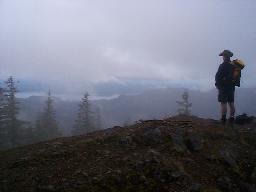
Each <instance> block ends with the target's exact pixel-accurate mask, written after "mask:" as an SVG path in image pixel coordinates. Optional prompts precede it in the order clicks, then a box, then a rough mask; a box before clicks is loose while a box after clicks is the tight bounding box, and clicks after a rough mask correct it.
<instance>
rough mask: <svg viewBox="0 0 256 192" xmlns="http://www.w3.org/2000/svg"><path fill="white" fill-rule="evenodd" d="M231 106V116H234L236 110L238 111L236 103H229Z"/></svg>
mask: <svg viewBox="0 0 256 192" xmlns="http://www.w3.org/2000/svg"><path fill="white" fill-rule="evenodd" d="M229 108H230V118H234V117H235V112H236V108H235V104H234V103H229Z"/></svg>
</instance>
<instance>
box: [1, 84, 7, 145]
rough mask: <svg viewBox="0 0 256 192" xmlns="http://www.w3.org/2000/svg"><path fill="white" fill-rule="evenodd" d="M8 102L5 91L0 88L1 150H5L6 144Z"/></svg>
mask: <svg viewBox="0 0 256 192" xmlns="http://www.w3.org/2000/svg"><path fill="white" fill-rule="evenodd" d="M5 111H6V102H5V97H4V89H3V88H2V87H0V148H3V147H4V146H5V143H6V138H7V129H6V126H5V118H6V113H5Z"/></svg>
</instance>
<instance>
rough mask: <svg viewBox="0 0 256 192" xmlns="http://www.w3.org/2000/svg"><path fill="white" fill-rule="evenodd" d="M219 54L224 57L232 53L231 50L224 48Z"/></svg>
mask: <svg viewBox="0 0 256 192" xmlns="http://www.w3.org/2000/svg"><path fill="white" fill-rule="evenodd" d="M219 56H225V57H233V53H232V52H231V51H229V50H227V49H226V50H224V51H222V52H221V53H220V54H219Z"/></svg>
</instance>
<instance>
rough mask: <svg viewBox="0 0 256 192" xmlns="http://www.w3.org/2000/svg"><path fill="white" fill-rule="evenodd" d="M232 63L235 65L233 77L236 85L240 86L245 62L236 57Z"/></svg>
mask: <svg viewBox="0 0 256 192" xmlns="http://www.w3.org/2000/svg"><path fill="white" fill-rule="evenodd" d="M231 64H233V65H234V69H233V74H232V76H233V77H232V78H233V80H232V81H233V83H234V85H235V86H237V87H240V80H241V76H242V73H241V71H242V70H243V69H244V67H245V64H244V62H243V61H242V60H240V59H235V60H233V61H232V62H231Z"/></svg>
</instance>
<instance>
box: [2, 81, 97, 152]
mask: <svg viewBox="0 0 256 192" xmlns="http://www.w3.org/2000/svg"><path fill="white" fill-rule="evenodd" d="M17 92H18V89H17V82H16V81H15V80H14V78H13V77H9V78H8V79H7V80H6V81H5V82H4V84H3V85H0V149H7V148H11V147H16V146H21V145H26V144H31V143H35V142H40V141H46V140H50V139H54V138H57V137H61V136H62V129H61V128H60V125H59V123H58V121H57V120H56V112H55V108H54V99H53V97H52V95H51V91H49V92H48V97H47V100H46V101H45V104H44V108H43V109H42V112H41V113H39V114H38V118H37V120H36V122H26V121H22V120H20V119H19V118H18V114H19V111H20V108H19V106H20V105H19V102H18V100H17V97H16V94H17ZM100 128H101V118H100V111H99V109H98V108H95V109H94V110H93V108H92V106H91V104H90V101H89V94H88V93H86V94H85V95H84V96H83V98H82V100H81V102H80V103H79V106H78V112H77V118H76V121H75V122H74V126H73V128H72V135H81V134H86V133H88V132H92V131H95V130H98V129H100Z"/></svg>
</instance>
